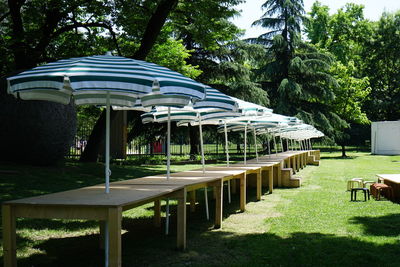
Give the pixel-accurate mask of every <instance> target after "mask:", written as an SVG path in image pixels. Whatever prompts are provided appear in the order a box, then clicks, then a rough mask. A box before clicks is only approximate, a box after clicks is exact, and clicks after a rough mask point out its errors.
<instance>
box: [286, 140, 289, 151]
mask: <svg viewBox="0 0 400 267" xmlns="http://www.w3.org/2000/svg"><path fill="white" fill-rule="evenodd" d="M286 148H287V150H288V151H289V150H290V149H289V138H286Z"/></svg>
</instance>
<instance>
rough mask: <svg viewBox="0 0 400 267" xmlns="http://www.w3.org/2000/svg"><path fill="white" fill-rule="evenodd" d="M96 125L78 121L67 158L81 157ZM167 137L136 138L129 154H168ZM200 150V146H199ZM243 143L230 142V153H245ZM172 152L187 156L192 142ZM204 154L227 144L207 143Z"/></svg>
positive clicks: (177, 145)
mask: <svg viewBox="0 0 400 267" xmlns="http://www.w3.org/2000/svg"><path fill="white" fill-rule="evenodd" d="M93 126H94V125H90V124H88V123H82V122H79V121H78V129H77V133H76V135H75V139H74V142H73V144H72V146H71V147H70V150H69V153H68V155H67V158H77V157H80V155H81V154H82V151H83V150H84V149H85V147H86V145H87V141H88V140H89V136H90V133H91V131H92V129H93ZM164 140H165V138H161V139H160V141H157V142H152V143H149V142H146V141H143V140H140V139H134V140H132V141H131V142H129V143H128V144H127V147H126V149H127V155H129V156H134V155H166V142H165V141H164ZM260 150H262V147H261V144H259V145H258V151H260ZM199 151H200V148H199ZM243 151H244V147H243V145H239V146H238V145H236V144H234V143H230V144H229V153H230V154H236V153H239V154H240V153H243ZM247 152H248V153H249V154H250V153H254V152H255V150H254V145H253V144H249V145H248V148H247ZM171 154H172V155H176V156H185V155H189V154H190V144H188V143H185V142H183V141H181V142H180V143H174V142H172V143H171ZM204 154H206V155H218V154H225V145H224V144H221V143H217V142H215V143H206V144H204Z"/></svg>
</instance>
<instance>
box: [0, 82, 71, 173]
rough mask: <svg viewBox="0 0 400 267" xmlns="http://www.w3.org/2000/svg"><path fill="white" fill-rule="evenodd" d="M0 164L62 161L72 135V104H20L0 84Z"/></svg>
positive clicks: (2, 83) (4, 85)
mask: <svg viewBox="0 0 400 267" xmlns="http://www.w3.org/2000/svg"><path fill="white" fill-rule="evenodd" d="M0 125H1V127H0V129H1V130H0V160H3V161H14V162H25V163H32V164H39V165H49V164H54V163H56V162H57V161H58V160H60V159H62V158H63V157H64V156H65V155H66V154H67V152H68V149H69V147H70V146H71V144H72V142H73V139H74V135H75V133H76V113H75V108H74V105H73V104H69V105H62V104H57V103H52V102H48V101H24V100H19V99H16V98H15V97H14V96H12V95H8V94H7V89H6V83H5V80H4V79H2V80H1V84H0Z"/></svg>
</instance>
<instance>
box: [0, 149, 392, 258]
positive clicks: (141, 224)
mask: <svg viewBox="0 0 400 267" xmlns="http://www.w3.org/2000/svg"><path fill="white" fill-rule="evenodd" d="M348 155H349V157H348V158H341V157H340V153H336V152H335V153H323V154H322V160H321V164H320V166H319V167H316V166H307V167H306V168H305V169H303V170H301V171H300V172H299V173H297V174H296V176H300V177H302V178H303V183H302V187H301V188H292V189H284V188H277V189H275V190H274V193H273V194H271V195H267V194H265V195H263V196H262V200H261V201H255V190H254V189H253V188H249V189H248V190H247V196H248V203H247V206H246V211H245V212H243V213H241V212H239V196H238V194H236V195H232V203H231V204H228V203H227V196H226V188H225V191H224V214H223V215H224V221H223V225H222V229H213V220H214V208H215V207H214V201H213V199H212V188H209V189H208V190H209V201H210V203H209V205H210V220H209V221H207V219H206V218H205V207H204V194H203V192H202V191H199V192H198V193H197V196H198V199H197V205H196V211H195V212H194V213H192V212H190V211H189V209H188V212H187V227H188V229H187V242H188V249H187V250H186V251H184V252H180V251H176V250H175V249H174V247H175V242H176V204H177V202H176V201H170V205H171V222H170V223H171V226H170V232H171V234H170V235H169V236H165V235H164V222H165V206H164V204H165V202H162V216H163V219H162V224H163V225H162V227H161V228H155V227H154V226H153V203H149V204H146V205H143V206H140V207H137V208H134V209H132V210H128V211H125V212H124V213H123V222H122V225H123V236H122V243H123V245H122V247H123V255H122V257H123V263H124V265H126V266H131V265H155V266H165V265H172V266H186V265H195V266H202V265H205V264H206V265H273V266H277V265H279V266H311V265H312V266H339V265H340V266H349V265H352V266H353V265H356V266H365V265H369V264H377V265H379V264H381V263H382V262H381V259H382V258H390V259H391V261H390V262H388V263H387V262H386V263H385V266H400V259H398V255H399V253H400V230H399V229H400V205H398V204H395V203H392V202H390V201H387V200H383V201H375V200H370V201H367V202H364V201H358V202H350V193H349V192H346V181H347V180H348V179H350V178H354V177H362V178H365V179H366V180H376V179H377V178H376V174H378V173H399V172H400V170H399V167H400V164H399V161H400V156H374V155H370V154H368V153H356V152H348ZM13 167H15V168H17V166H8V169H11V168H13ZM200 167H201V166H200V165H174V166H172V171H174V172H176V171H184V170H189V169H196V168H200ZM61 168H62V171H60V170H59V169H57V168H54V169H51V168H50V169H45V168H29V167H21V168H19V166H18V171H19V174H13V175H7V176H3V177H1V178H0V183H1V184H5V185H6V186H5V187H1V188H0V190H1V196H2V200H7V199H14V198H20V197H27V196H31V195H37V194H43V193H49V192H57V191H62V190H67V189H71V188H77V187H81V186H87V185H92V184H96V183H102V182H103V181H102V180H103V177H102V171H103V165H102V164H92V165H84V164H80V163H76V162H73V163H67V164H65V165H64V166H62V167H61ZM112 169H113V175H112V179H113V180H114V181H116V180H123V179H131V178H135V177H142V176H146V175H153V174H158V173H165V166H164V165H155V166H152V165H142V166H132V165H114V166H112ZM26 175H27V176H26ZM76 177H78V178H79V179H76ZM10 188H13V191H9V190H10ZM359 197H361V196H359ZM360 199H361V198H360ZM17 228H18V232H17V235H18V238H17V243H18V244H17V245H18V259H19V263H20V265H21V266H33V265H34V266H55V265H58V266H59V265H62V266H68V265H69V266H99V265H101V264H102V257H103V256H102V255H103V252H102V251H101V250H99V249H98V244H99V235H98V233H99V227H98V223H97V222H95V221H81V220H73V221H67V220H33V219H18V221H17ZM60 247H63V248H65V249H62V250H60V249H57V248H60ZM378 252H379V253H378ZM78 254H80V255H83V254H84V255H86V256H85V259H82V258H81V257H76V255H78ZM0 256H2V251H1V252H0Z"/></svg>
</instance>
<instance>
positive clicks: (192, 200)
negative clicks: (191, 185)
mask: <svg viewBox="0 0 400 267" xmlns="http://www.w3.org/2000/svg"><path fill="white" fill-rule="evenodd" d="M195 211H196V190H192V191H190V212H195Z"/></svg>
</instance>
